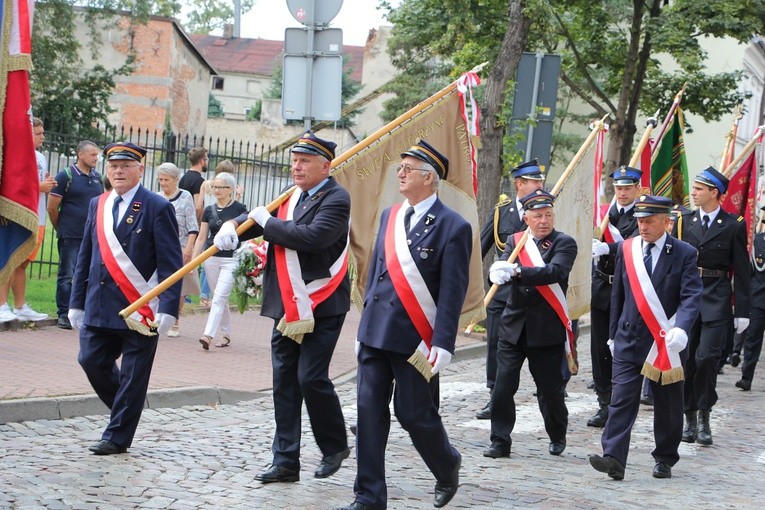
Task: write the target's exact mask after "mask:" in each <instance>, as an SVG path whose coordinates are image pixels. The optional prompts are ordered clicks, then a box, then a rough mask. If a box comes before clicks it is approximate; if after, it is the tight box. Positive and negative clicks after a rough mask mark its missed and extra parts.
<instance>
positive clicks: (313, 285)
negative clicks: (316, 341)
mask: <svg viewBox="0 0 765 510" xmlns="http://www.w3.org/2000/svg"><path fill="white" fill-rule="evenodd" d="M300 194H301V190H300V189H296V190H295V192H294V193H292V195H290V198H289V200H286V201H284V202H282V205H281V206H279V210H278V212H277V217H278V218H279V219H281V220H286V221H292V217H293V213H294V212H295V207H296V206H297V203H298V200H299V199H300ZM348 224H349V227H350V220H349V222H348ZM348 233H349V235H350V228H349V229H348ZM348 245H349V239H348V238H346V241H345V248H343V252H342V253H341V254H340V256H339V257H338V258H337V260H335V261H334V262H333V263H332V265H331V266H330V268H329V274H330V276H329V277H328V278H320V279H318V280H313V281H312V282H310V283H308V284H306V283H305V281H304V280H303V272H302V269H301V268H300V259H299V258H298V253H297V252H296V251H295V250H290V249H288V248H285V247H284V246H281V245H278V244H276V243H273V248H274V261H275V262H276V275H277V277H278V278H279V289H280V291H281V294H282V303H283V305H284V317H282V320H281V321H279V325H278V326H277V329H278V330H279V331H281V332H282V334H283V335H284V336H287V337H289V338H292V339H293V340H294V341H296V342H297V343H301V342H302V341H303V335H304V334H306V333H311V332H312V331H313V326H314V318H313V310H314V308H316V306H318V305H319V304H320V303H322V302H323V301H324V300H326V299H327V298H328V297H329V296H331V295H332V293H333V292H334V291H335V289H337V287H339V286H340V283H342V281H343V278H345V275H346V273H347V272H348Z"/></svg>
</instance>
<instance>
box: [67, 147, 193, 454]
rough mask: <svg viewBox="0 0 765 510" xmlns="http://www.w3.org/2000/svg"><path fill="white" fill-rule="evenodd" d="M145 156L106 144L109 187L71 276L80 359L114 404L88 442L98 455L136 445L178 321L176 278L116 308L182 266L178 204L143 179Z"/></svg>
mask: <svg viewBox="0 0 765 510" xmlns="http://www.w3.org/2000/svg"><path fill="white" fill-rule="evenodd" d="M145 155H146V150H145V149H143V148H142V147H138V146H137V145H134V144H132V143H112V144H109V145H107V146H106V148H105V149H104V156H105V157H106V160H107V164H106V174H107V176H108V177H109V181H110V182H111V183H112V190H111V192H109V193H104V194H101V195H100V196H98V197H96V198H94V199H93V200H91V201H90V205H89V206H88V213H87V220H86V221H85V232H86V235H85V237H84V238H83V240H82V246H81V248H80V254H79V260H78V261H77V267H76V269H75V272H74V278H73V279H72V297H71V300H70V302H69V315H68V317H69V321H70V322H71V324H72V326H73V327H74V328H76V329H78V330H80V353H79V356H78V361H79V363H80V365H81V366H82V368H83V370H84V371H85V374H86V375H87V377H88V380H89V381H90V384H91V385H92V386H93V389H94V390H95V391H96V393H97V394H98V396H99V397H100V398H101V400H102V401H103V402H104V404H106V405H107V407H109V409H111V415H110V419H109V424H108V425H107V427H106V429H105V430H104V432H103V434H102V436H101V440H100V441H98V442H97V443H95V444H93V445H92V446H90V448H89V449H90V451H91V452H93V453H94V454H96V455H113V454H119V453H125V452H126V451H127V449H128V448H129V447H130V446H131V444H132V442H133V437H134V435H135V431H136V428H137V427H138V422H139V420H140V419H141V412H142V411H143V404H144V402H145V401H146V391H147V389H148V387H149V376H150V375H151V368H152V364H153V363H154V354H155V353H156V350H157V339H158V335H164V334H166V333H167V332H168V331H169V330H170V327H171V326H172V325H173V324H175V319H176V317H175V316H176V315H177V314H178V305H179V304H180V298H181V281H180V280H179V281H178V282H177V283H176V284H175V285H173V286H171V287H170V288H168V289H167V290H165V291H164V292H162V293H161V294H160V295H159V297H157V298H155V299H153V300H152V301H150V302H149V303H148V304H147V305H145V306H143V307H142V308H139V309H138V311H136V312H135V313H133V315H131V316H130V317H128V318H127V319H122V317H120V315H119V312H120V311H121V310H123V309H124V308H126V307H127V306H128V305H129V304H130V303H132V302H134V301H136V300H137V299H138V298H139V297H140V296H142V295H144V294H146V293H147V292H149V290H151V289H152V288H154V287H156V286H157V283H158V282H160V281H164V280H165V279H166V278H168V277H169V276H170V275H172V274H173V273H175V272H176V271H177V270H178V269H180V268H181V266H182V265H183V254H182V252H181V245H180V243H179V242H178V222H177V221H176V219H175V208H174V207H173V204H171V203H170V202H168V201H167V200H165V199H164V198H162V197H161V196H159V195H157V194H156V193H154V192H152V191H150V190H148V189H146V188H144V187H143V186H142V185H141V177H142V176H143V170H144V167H143V158H144V156H145ZM120 357H121V358H122V360H121V362H120V364H119V366H118V365H117V363H116V361H117V359H118V358H120Z"/></svg>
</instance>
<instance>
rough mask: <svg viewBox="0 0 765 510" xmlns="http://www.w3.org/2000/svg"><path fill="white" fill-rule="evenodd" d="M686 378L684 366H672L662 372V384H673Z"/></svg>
mask: <svg viewBox="0 0 765 510" xmlns="http://www.w3.org/2000/svg"><path fill="white" fill-rule="evenodd" d="M684 380H685V373H684V372H683V367H675V368H670V369H669V370H665V371H664V372H662V373H661V384H662V385H667V384H673V383H676V382H680V381H684Z"/></svg>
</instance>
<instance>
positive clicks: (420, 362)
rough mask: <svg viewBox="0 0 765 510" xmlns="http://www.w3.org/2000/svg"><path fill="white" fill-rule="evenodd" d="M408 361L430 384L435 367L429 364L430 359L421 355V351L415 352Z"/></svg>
mask: <svg viewBox="0 0 765 510" xmlns="http://www.w3.org/2000/svg"><path fill="white" fill-rule="evenodd" d="M407 361H408V362H409V363H410V364H411V365H412V366H413V367H414V368H415V369H416V370H417V371H418V372H419V373H421V374H422V376H423V377H424V378H425V380H426V381H428V382H430V380H431V379H432V378H433V367H431V366H430V363H429V362H428V358H426V357H425V355H424V354H423V353H421V352H420V351H414V354H412V355H411V356H409V359H408V360H407Z"/></svg>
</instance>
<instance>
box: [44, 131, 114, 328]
mask: <svg viewBox="0 0 765 510" xmlns="http://www.w3.org/2000/svg"><path fill="white" fill-rule="evenodd" d="M98 155H99V149H98V146H97V145H96V144H95V143H93V142H91V141H90V140H83V141H81V142H80V143H79V144H77V162H76V163H73V164H72V165H71V166H69V167H68V168H66V169H64V170H62V171H60V172H59V173H58V174H57V175H56V185H55V186H54V187H53V189H52V190H50V193H49V194H48V207H47V209H48V216H49V217H50V222H51V224H52V225H53V228H55V229H56V235H57V236H58V280H57V281H56V308H57V313H58V322H57V324H58V327H59V328H62V329H72V325H71V324H70V322H69V319H68V317H67V312H69V298H70V296H71V293H72V276H73V275H74V267H75V265H76V264H77V253H78V252H79V251H80V244H81V243H82V238H83V235H84V233H85V220H86V219H87V216H88V203H90V200H91V199H92V198H93V197H97V196H98V195H100V194H101V193H103V192H104V184H103V179H102V177H101V174H99V173H98V171H97V170H96V165H98Z"/></svg>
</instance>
